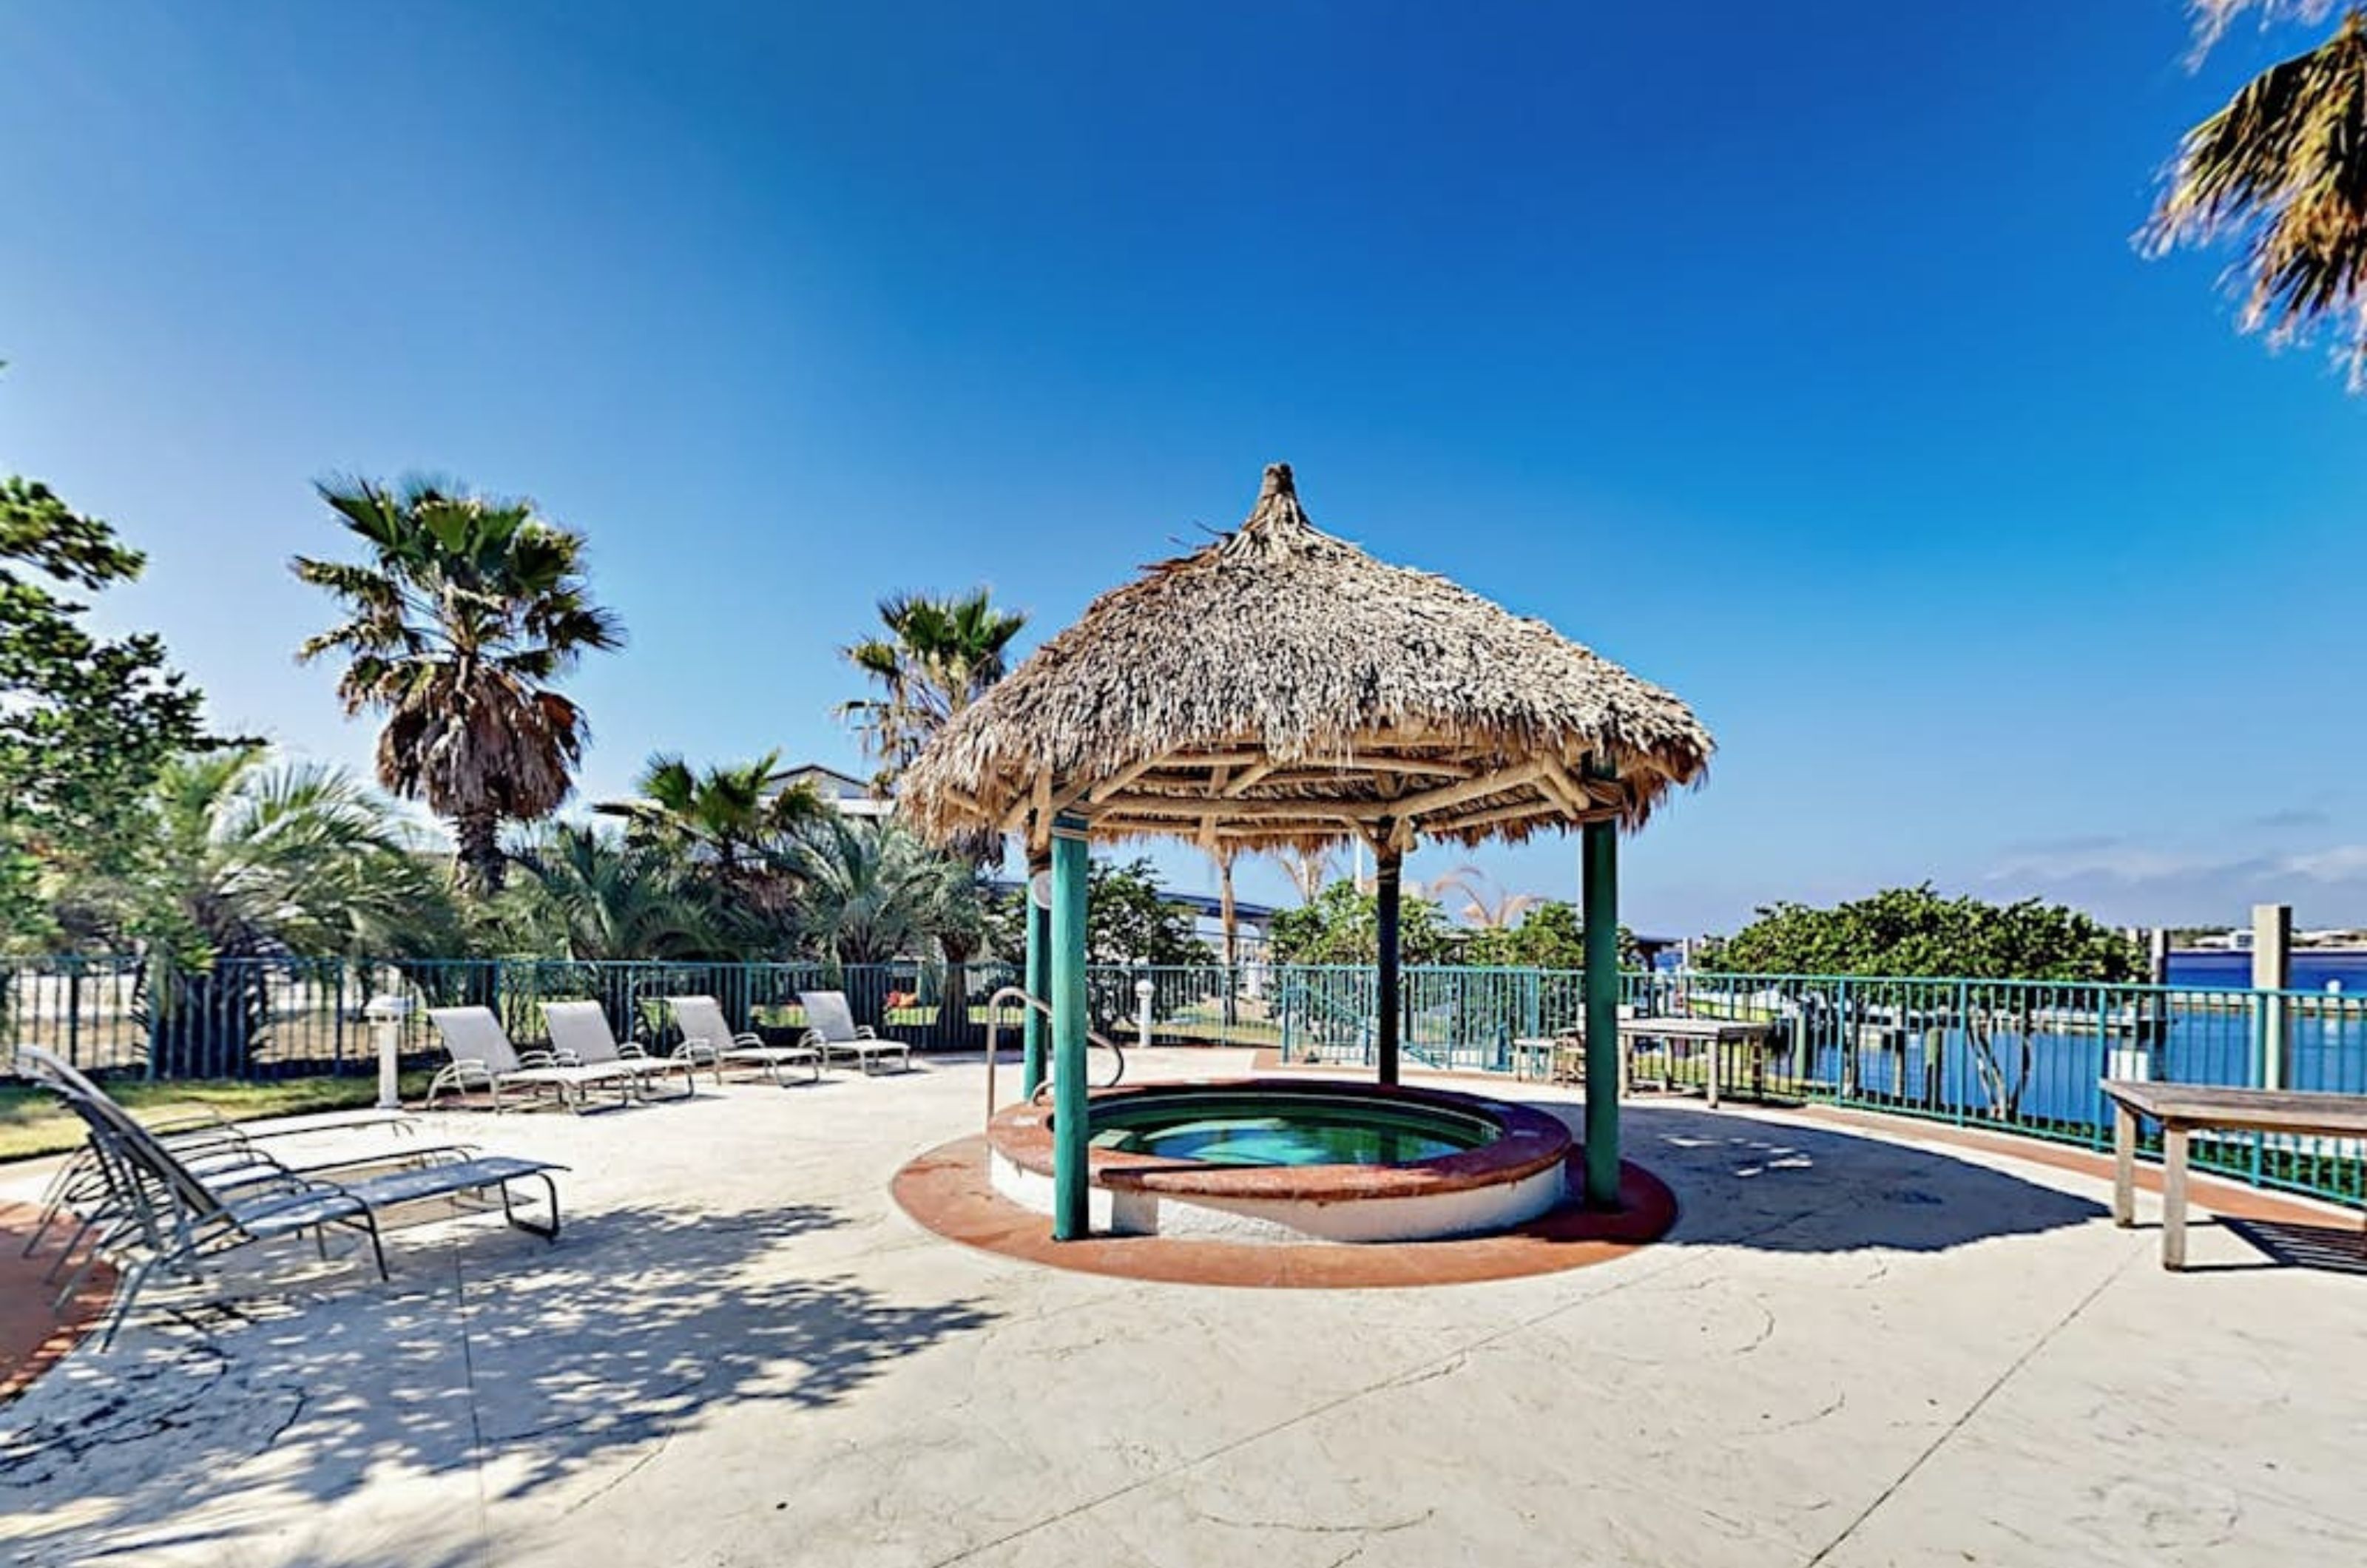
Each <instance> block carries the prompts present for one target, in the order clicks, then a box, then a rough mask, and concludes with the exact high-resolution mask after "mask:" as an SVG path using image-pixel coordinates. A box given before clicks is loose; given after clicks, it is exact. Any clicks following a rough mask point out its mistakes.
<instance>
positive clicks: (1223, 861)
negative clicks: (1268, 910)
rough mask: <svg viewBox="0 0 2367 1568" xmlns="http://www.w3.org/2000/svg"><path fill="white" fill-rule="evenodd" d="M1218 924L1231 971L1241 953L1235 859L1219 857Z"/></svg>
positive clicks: (1226, 856) (1226, 855)
mask: <svg viewBox="0 0 2367 1568" xmlns="http://www.w3.org/2000/svg"><path fill="white" fill-rule="evenodd" d="M1217 927H1218V929H1219V930H1221V931H1223V932H1224V953H1225V967H1226V968H1228V969H1230V968H1231V967H1232V966H1233V964H1234V961H1235V960H1236V958H1238V957H1239V955H1240V916H1239V915H1237V914H1236V913H1235V912H1234V909H1233V857H1232V854H1231V852H1229V851H1228V852H1220V853H1219V854H1218V855H1217Z"/></svg>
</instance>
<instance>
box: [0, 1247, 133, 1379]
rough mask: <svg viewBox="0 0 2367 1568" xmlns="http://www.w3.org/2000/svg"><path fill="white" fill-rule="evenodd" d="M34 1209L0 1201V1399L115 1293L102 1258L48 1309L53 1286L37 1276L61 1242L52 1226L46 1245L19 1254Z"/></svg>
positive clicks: (57, 1353) (77, 1338) (53, 1357)
mask: <svg viewBox="0 0 2367 1568" xmlns="http://www.w3.org/2000/svg"><path fill="white" fill-rule="evenodd" d="M39 1214H40V1209H38V1208H37V1207H35V1206H34V1205H33V1204H30V1203H0V1401H6V1400H10V1399H14V1398H15V1397H16V1396H17V1394H19V1393H23V1392H24V1391H25V1390H26V1389H27V1388H28V1387H29V1386H31V1384H32V1382H33V1380H34V1379H36V1378H38V1377H40V1375H41V1374H42V1373H43V1372H45V1371H49V1370H50V1369H51V1367H53V1366H55V1365H56V1364H57V1363H58V1361H59V1359H61V1358H62V1357H63V1356H64V1355H65V1353H66V1352H67V1351H69V1350H71V1349H73V1348H74V1346H75V1345H76V1344H78V1343H80V1342H81V1339H82V1337H83V1336H84V1335H85V1334H87V1333H89V1332H90V1330H91V1328H92V1327H93V1325H96V1323H97V1322H98V1320H99V1318H100V1317H101V1316H102V1315H104V1314H105V1313H106V1311H107V1306H108V1303H109V1302H110V1301H112V1300H114V1298H115V1270H114V1269H112V1268H110V1267H108V1265H107V1264H106V1263H104V1262H102V1263H100V1264H98V1265H97V1266H96V1267H95V1268H93V1269H91V1271H90V1274H89V1276H88V1278H86V1279H85V1280H84V1281H83V1284H82V1288H81V1289H80V1290H78V1291H76V1292H74V1297H73V1299H72V1300H70V1301H68V1302H67V1303H66V1304H65V1305H64V1307H63V1308H62V1309H56V1310H53V1309H52V1303H53V1302H54V1300H55V1298H56V1296H57V1287H56V1286H55V1285H52V1284H51V1283H49V1282H48V1281H47V1280H44V1279H42V1278H41V1276H42V1275H43V1274H44V1273H46V1272H47V1271H48V1269H49V1267H50V1264H51V1260H52V1259H54V1258H56V1257H57V1248H58V1247H60V1246H62V1245H63V1241H62V1236H61V1234H60V1232H59V1231H58V1230H56V1229H54V1228H53V1229H52V1230H51V1233H50V1234H51V1238H52V1239H51V1244H50V1245H49V1246H47V1247H43V1248H42V1249H41V1250H40V1251H39V1252H37V1253H35V1254H34V1255H33V1256H32V1257H30V1258H27V1257H25V1256H24V1251H25V1238H26V1237H27V1236H28V1235H32V1234H33V1221H34V1219H35V1217H36V1216H37V1215H39ZM64 1234H65V1235H71V1234H73V1233H72V1231H71V1229H70V1228H69V1229H68V1230H67V1231H65V1233H64Z"/></svg>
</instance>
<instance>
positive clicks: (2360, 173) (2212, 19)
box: [2139, 0, 2367, 391]
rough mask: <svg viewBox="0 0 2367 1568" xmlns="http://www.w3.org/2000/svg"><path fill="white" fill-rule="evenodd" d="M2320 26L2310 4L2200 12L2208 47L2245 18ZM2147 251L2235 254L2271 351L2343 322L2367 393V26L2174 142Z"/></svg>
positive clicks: (2349, 27)
mask: <svg viewBox="0 0 2367 1568" xmlns="http://www.w3.org/2000/svg"><path fill="white" fill-rule="evenodd" d="M2254 8H2259V9H2260V10H2261V11H2263V13H2264V14H2266V15H2268V16H2275V15H2278V14H2280V13H2282V14H2285V15H2290V16H2296V17H2317V16H2323V15H2324V14H2325V12H2326V10H2327V6H2326V5H2325V4H2323V3H2322V0H2320V3H2316V4H2312V3H2310V0H2197V3H2196V6H2195V11H2196V14H2197V17H2198V18H2199V24H2200V39H2201V43H2200V46H2199V47H2207V46H2208V44H2209V43H2210V42H2211V41H2212V40H2214V39H2216V38H2217V36H2218V34H2219V32H2220V31H2221V30H2223V29H2224V28H2225V26H2226V25H2227V23H2228V22H2229V21H2230V20H2232V19H2233V18H2234V17H2236V16H2237V14H2238V13H2240V12H2243V11H2246V10H2249V9H2254ZM2139 238H2140V242H2141V243H2143V244H2144V245H2145V247H2146V249H2147V250H2148V251H2149V252H2150V253H2152V254H2162V253H2164V252H2167V251H2170V250H2174V249H2177V248H2178V247H2180V246H2181V245H2193V246H2202V245H2207V244H2211V243H2215V242H2218V241H2221V240H2235V241H2237V242H2239V243H2240V244H2241V246H2242V249H2243V255H2242V257H2241V259H2240V260H2239V261H2237V264H2236V265H2235V266H2234V267H2233V268H2232V269H2231V276H2233V277H2235V278H2237V279H2240V280H2241V287H2242V291H2243V297H2244V306H2243V314H2242V322H2243V326H2244V330H2246V331H2247V332H2252V331H2265V332H2266V333H2267V334H2268V337H2269V340H2270V342H2271V343H2273V344H2286V343H2292V342H2296V341H2299V340H2302V339H2304V338H2306V337H2307V336H2308V335H2309V334H2310V333H2312V332H2313V331H2314V330H2315V329H2316V327H2317V326H2318V325H2320V324H2321V323H2322V322H2326V321H2337V322H2339V323H2341V325H2340V328H2339V330H2340V331H2341V332H2342V333H2343V335H2344V337H2345V339H2346V343H2345V354H2344V357H2345V358H2346V359H2347V361H2348V363H2349V367H2350V386H2351V389H2353V390H2354V391H2355V390H2359V389H2362V388H2367V14H2362V13H2361V10H2359V9H2358V8H2356V7H2354V8H2352V9H2351V10H2350V12H2349V13H2348V14H2347V15H2346V16H2345V17H2343V19H2342V22H2341V25H2340V26H2339V27H2338V28H2336V29H2335V31H2334V34H2333V36H2332V37H2330V38H2328V39H2326V41H2325V42H2323V43H2321V44H2319V45H2318V46H2317V47H2316V49H2313V50H2311V51H2308V52H2307V53H2305V54H2299V55H2296V56H2294V57H2293V58H2292V59H2290V60H2286V61H2282V62H2279V63H2278V64H2275V65H2272V66H2271V67H2270V68H2269V69H2268V70H2266V71H2264V72H2262V73H2260V74H2259V75H2258V76H2256V77H2254V78H2253V79H2252V80H2251V81H2250V82H2248V83H2247V84H2245V85H2244V87H2243V89H2242V90H2241V91H2240V92H2238V93H2237V95H2236V96H2234V97H2233V98H2230V99H2229V100H2228V101H2227V103H2226V105H2225V107H2222V108H2221V109H2220V110H2219V112H2218V113H2216V114H2214V115H2213V116H2212V117H2211V118H2208V119H2206V120H2204V121H2203V123H2202V124H2200V125H2198V126H2196V127H2195V128H2194V129H2193V130H2190V131H2188V132H2187V133H2186V136H2185V138H2184V140H2183V141H2180V143H2179V150H2178V158H2177V161H2176V163H2175V164H2173V165H2172V166H2171V169H2170V171H2169V176H2168V178H2167V180H2166V181H2165V183H2164V187H2163V190H2162V194H2161V198H2160V200H2159V202H2158V203H2157V205H2156V207H2155V209H2154V212H2153V216H2152V218H2151V219H2150V220H2148V222H2147V223H2146V228H2145V230H2144V231H2143V232H2142V234H2141V235H2140V236H2139Z"/></svg>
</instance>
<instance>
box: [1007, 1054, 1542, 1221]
mask: <svg viewBox="0 0 2367 1568" xmlns="http://www.w3.org/2000/svg"><path fill="white" fill-rule="evenodd" d="M1244 1091H1251V1092H1256V1093H1260V1094H1264V1095H1270V1096H1272V1097H1273V1098H1274V1099H1275V1100H1292V1099H1309V1100H1373V1101H1375V1102H1376V1103H1379V1104H1399V1105H1418V1106H1427V1107H1430V1108H1432V1109H1433V1110H1438V1111H1452V1112H1454V1113H1455V1114H1457V1115H1462V1116H1469V1117H1473V1118H1476V1119H1477V1120H1478V1121H1482V1122H1490V1123H1492V1124H1493V1125H1494V1126H1495V1127H1496V1129H1497V1133H1498V1136H1497V1137H1496V1139H1495V1141H1494V1142H1492V1143H1489V1144H1485V1145H1481V1146H1480V1147H1478V1148H1476V1149H1466V1150H1463V1151H1461V1152H1459V1153H1456V1154H1451V1155H1441V1156H1438V1157H1437V1158H1435V1159H1425V1160H1409V1161H1407V1162H1406V1163H1405V1164H1403V1165H1299V1166H1280V1165H1209V1164H1205V1163H1203V1162H1201V1161H1198V1160H1179V1159H1173V1158H1169V1157H1165V1156H1158V1155H1138V1154H1127V1153H1123V1152H1121V1151H1118V1150H1116V1149H1098V1148H1097V1149H1094V1150H1093V1151H1092V1153H1091V1155H1090V1156H1089V1158H1088V1162H1087V1163H1088V1165H1089V1166H1090V1168H1091V1169H1092V1172H1093V1185H1094V1186H1096V1187H1107V1188H1112V1189H1127V1190H1139V1191H1146V1192H1165V1193H1172V1194H1175V1195H1177V1196H1180V1197H1195V1198H1220V1199H1235V1200H1255V1201H1285V1200H1296V1201H1312V1202H1342V1201H1348V1200H1352V1199H1353V1200H1359V1201H1361V1200H1366V1199H1374V1200H1387V1199H1395V1198H1423V1197H1431V1196H1434V1195H1436V1194H1438V1193H1442V1192H1467V1191H1470V1190H1473V1189H1475V1188H1480V1187H1503V1186H1509V1185H1510V1184H1512V1183H1513V1182H1516V1181H1521V1180H1524V1179H1527V1178H1529V1177H1532V1176H1535V1175H1536V1174H1537V1172H1539V1171H1541V1170H1549V1169H1551V1168H1553V1167H1555V1166H1557V1165H1559V1164H1560V1163H1561V1162H1562V1161H1563V1160H1564V1159H1566V1158H1568V1157H1569V1151H1570V1146H1571V1145H1570V1136H1569V1128H1568V1127H1567V1126H1565V1125H1564V1124H1563V1123H1562V1122H1561V1121H1560V1119H1559V1118H1557V1117H1555V1116H1550V1115H1548V1114H1546V1112H1545V1111H1538V1110H1535V1109H1534V1108H1532V1107H1530V1106H1526V1105H1520V1104H1516V1103H1513V1102H1511V1101H1508V1100H1496V1099H1492V1098H1489V1097H1488V1096H1484V1095H1474V1094H1460V1093H1456V1092H1454V1091H1452V1090H1448V1089H1418V1088H1414V1087H1411V1086H1407V1085H1399V1086H1387V1085H1382V1084H1376V1083H1370V1082H1365V1083H1353V1082H1351V1083H1332V1082H1329V1081H1326V1080H1323V1079H1319V1078H1188V1079H1178V1080H1173V1081H1167V1080H1162V1081H1161V1082H1158V1083H1150V1084H1138V1085H1135V1086H1133V1087H1130V1088H1127V1089H1102V1090H1100V1091H1098V1092H1097V1093H1095V1094H1094V1095H1093V1104H1095V1105H1096V1106H1102V1105H1126V1104H1131V1103H1139V1102H1141V1101H1144V1100H1162V1099H1167V1098H1170V1097H1174V1096H1182V1095H1189V1094H1197V1093H1217V1094H1238V1093H1241V1092H1244ZM986 1136H987V1141H988V1142H989V1143H990V1144H991V1145H993V1146H994V1148H995V1149H996V1150H998V1151H999V1152H1000V1153H1001V1154H1002V1156H1004V1157H1005V1158H1007V1159H1009V1160H1011V1161H1012V1162H1013V1163H1014V1164H1015V1165H1017V1166H1018V1167H1019V1168H1021V1169H1022V1170H1028V1171H1033V1172H1035V1173H1036V1175H1038V1176H1049V1175H1051V1174H1052V1116H1051V1113H1050V1112H1049V1111H1047V1110H1045V1109H1044V1108H1043V1107H1041V1106H1038V1105H1031V1104H1027V1103H1025V1102H1022V1103H1020V1104H1017V1105H1010V1106H1005V1107H1004V1108H1003V1109H1002V1110H1001V1111H997V1112H996V1113H995V1116H994V1120H993V1121H991V1122H988V1123H987V1128H986Z"/></svg>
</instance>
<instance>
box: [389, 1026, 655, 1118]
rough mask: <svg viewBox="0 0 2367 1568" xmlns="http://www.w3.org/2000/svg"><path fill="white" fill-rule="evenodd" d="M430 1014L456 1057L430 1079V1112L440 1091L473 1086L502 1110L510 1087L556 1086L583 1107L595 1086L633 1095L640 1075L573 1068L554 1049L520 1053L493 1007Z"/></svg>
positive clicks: (567, 1100)
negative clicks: (485, 1094) (562, 1062)
mask: <svg viewBox="0 0 2367 1568" xmlns="http://www.w3.org/2000/svg"><path fill="white" fill-rule="evenodd" d="M427 1017H428V1019H429V1021H432V1022H433V1023H434V1024H435V1025H436V1034H437V1035H438V1036H440V1037H441V1038H442V1040H443V1042H444V1049H445V1050H446V1051H447V1052H449V1053H450V1054H451V1057H452V1065H451V1066H447V1067H445V1068H443V1069H442V1070H440V1071H438V1072H437V1073H436V1076H435V1077H433V1078H431V1079H429V1080H428V1084H427V1109H428V1110H430V1111H433V1110H434V1109H436V1096H437V1095H439V1094H444V1093H447V1092H459V1093H466V1092H467V1091H469V1090H470V1089H483V1090H485V1091H486V1092H487V1093H488V1094H490V1095H492V1096H493V1109H494V1110H495V1111H500V1110H501V1109H502V1094H503V1092H504V1090H506V1089H527V1090H535V1089H550V1090H552V1091H553V1092H555V1093H556V1094H557V1095H558V1096H559V1102H560V1103H561V1105H566V1106H569V1107H570V1108H571V1109H573V1110H576V1111H582V1110H583V1108H584V1107H585V1106H586V1105H587V1104H588V1103H589V1102H590V1099H591V1093H592V1090H594V1089H600V1088H608V1089H615V1090H617V1096H618V1098H619V1100H630V1099H631V1098H632V1093H633V1086H634V1083H635V1082H636V1080H637V1079H638V1078H639V1077H640V1074H639V1073H637V1072H635V1071H634V1070H633V1069H632V1068H630V1067H628V1066H624V1065H623V1064H621V1063H616V1062H610V1063H605V1064H601V1065H597V1066H595V1065H590V1064H579V1065H577V1066H572V1067H571V1066H563V1065H562V1064H561V1062H560V1060H559V1058H558V1056H557V1055H554V1054H552V1053H551V1052H549V1051H528V1052H525V1053H520V1052H519V1050H518V1048H517V1047H516V1046H515V1045H513V1044H511V1043H510V1037H509V1036H508V1035H507V1034H505V1033H504V1032H502V1024H501V1020H499V1019H497V1018H495V1017H494V1016H493V1009H491V1008H429V1009H428V1010H427Z"/></svg>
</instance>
